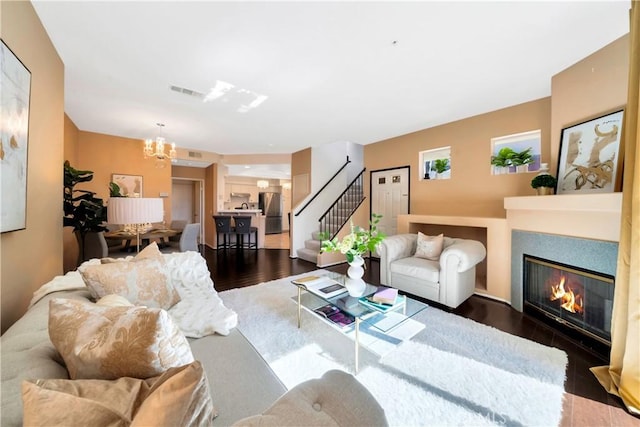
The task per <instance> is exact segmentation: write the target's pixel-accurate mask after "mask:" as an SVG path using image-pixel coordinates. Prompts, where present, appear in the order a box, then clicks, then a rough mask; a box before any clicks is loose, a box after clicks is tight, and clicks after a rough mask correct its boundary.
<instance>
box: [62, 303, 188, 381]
mask: <svg viewBox="0 0 640 427" xmlns="http://www.w3.org/2000/svg"><path fill="white" fill-rule="evenodd" d="M49 337H50V338H51V342H52V343H53V345H54V346H55V348H56V349H57V350H58V352H59V353H60V355H61V356H62V359H63V360H64V362H65V364H66V366H67V370H68V371H69V377H70V378H71V379H77V378H96V379H107V380H110V379H115V378H120V377H133V378H143V379H144V378H150V377H153V376H156V375H160V374H162V373H163V372H164V371H166V370H167V369H169V368H173V367H176V366H182V365H186V364H187V363H191V362H193V360H194V359H193V354H192V353H191V348H190V347H189V343H188V342H187V339H186V338H185V336H184V335H183V334H182V332H181V331H180V330H179V329H178V327H177V326H176V325H175V323H173V321H172V320H171V317H170V316H169V314H168V313H167V312H166V311H165V310H162V309H159V308H146V307H139V306H137V307H102V306H99V305H96V304H93V303H90V302H86V301H80V300H70V299H62V298H54V299H52V300H51V301H49Z"/></svg>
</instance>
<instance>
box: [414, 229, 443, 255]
mask: <svg viewBox="0 0 640 427" xmlns="http://www.w3.org/2000/svg"><path fill="white" fill-rule="evenodd" d="M443 246H444V235H443V234H439V235H437V236H427V235H425V234H422V233H421V232H419V231H418V242H417V244H416V253H415V255H414V256H416V257H418V258H425V259H430V260H432V261H438V260H439V259H440V254H441V253H442V248H443Z"/></svg>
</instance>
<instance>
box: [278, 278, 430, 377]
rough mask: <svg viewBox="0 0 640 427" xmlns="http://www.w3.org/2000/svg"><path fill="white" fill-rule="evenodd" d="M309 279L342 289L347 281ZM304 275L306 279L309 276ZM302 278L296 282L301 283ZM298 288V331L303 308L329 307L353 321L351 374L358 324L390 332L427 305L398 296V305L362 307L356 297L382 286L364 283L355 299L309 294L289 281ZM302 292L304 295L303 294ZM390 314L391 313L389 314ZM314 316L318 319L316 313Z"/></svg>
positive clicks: (306, 290)
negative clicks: (350, 317)
mask: <svg viewBox="0 0 640 427" xmlns="http://www.w3.org/2000/svg"><path fill="white" fill-rule="evenodd" d="M309 276H314V277H327V278H329V279H332V280H334V281H336V282H338V283H339V284H341V285H342V286H344V284H345V280H349V279H348V278H347V277H346V276H345V275H344V274H340V273H333V272H329V273H328V274H327V273H326V272H323V273H322V274H314V273H313V272H312V273H309ZM309 276H307V277H309ZM303 280H304V277H301V278H299V279H298V281H303ZM291 283H293V284H294V285H295V286H296V287H297V288H298V298H297V301H298V328H300V327H301V324H302V316H301V309H302V307H303V306H304V307H306V308H307V309H309V310H310V311H314V310H315V309H317V308H319V307H322V306H324V305H327V304H331V305H333V306H335V307H337V308H338V309H340V310H341V311H342V312H344V313H347V314H348V315H350V316H353V318H354V319H355V322H354V326H353V327H354V330H355V369H354V370H355V373H356V374H357V373H358V364H359V350H360V325H361V324H362V323H365V324H366V325H367V326H368V327H370V328H373V329H374V330H377V331H379V332H381V333H383V334H386V333H388V332H390V331H391V330H393V329H395V328H397V327H398V326H400V325H401V324H403V323H404V322H406V321H407V320H408V319H410V318H412V317H413V316H415V315H416V314H418V313H420V312H421V311H423V310H424V309H426V308H427V307H428V306H427V305H426V304H424V303H422V302H420V301H416V300H414V299H411V298H409V297H407V296H406V295H398V302H397V303H396V304H394V305H393V306H392V307H389V308H387V309H385V311H384V312H383V311H380V310H377V309H373V308H370V307H368V306H365V305H364V304H362V303H360V302H358V300H359V298H360V297H368V296H371V295H373V294H375V293H376V292H377V291H378V290H379V289H383V288H385V287H384V286H375V285H371V284H369V283H366V282H365V285H366V286H365V289H364V291H363V293H362V295H360V296H359V297H354V296H350V295H349V293H348V292H347V291H346V287H345V292H343V293H340V294H338V295H331V296H323V295H322V293H321V292H311V291H309V289H307V286H306V285H305V284H303V283H301V282H297V281H292V282H291ZM303 291H305V292H303ZM392 313H393V314H392ZM318 316H320V315H319V314H318Z"/></svg>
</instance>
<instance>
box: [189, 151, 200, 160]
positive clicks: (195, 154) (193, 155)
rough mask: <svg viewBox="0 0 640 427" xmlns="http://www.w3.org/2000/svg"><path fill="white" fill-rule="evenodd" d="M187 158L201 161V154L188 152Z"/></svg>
mask: <svg viewBox="0 0 640 427" xmlns="http://www.w3.org/2000/svg"><path fill="white" fill-rule="evenodd" d="M189 157H192V158H194V159H201V158H202V153H199V152H197V151H189Z"/></svg>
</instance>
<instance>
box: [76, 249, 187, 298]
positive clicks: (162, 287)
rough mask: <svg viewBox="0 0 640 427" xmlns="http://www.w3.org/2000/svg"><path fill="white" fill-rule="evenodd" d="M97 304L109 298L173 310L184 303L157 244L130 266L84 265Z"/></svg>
mask: <svg viewBox="0 0 640 427" xmlns="http://www.w3.org/2000/svg"><path fill="white" fill-rule="evenodd" d="M78 271H79V272H80V274H81V275H82V279H83V280H84V282H85V284H86V285H87V287H88V288H89V291H90V292H91V296H92V297H93V298H95V299H96V300H97V299H99V298H102V297H104V296H105V295H109V294H117V295H121V296H123V297H125V298H126V299H128V300H129V301H130V302H132V303H133V304H136V305H145V306H148V307H159V308H164V309H169V308H171V307H173V306H174V305H175V304H176V303H178V302H179V301H180V295H179V294H178V291H176V290H175V288H174V287H173V285H172V284H171V274H170V272H169V269H168V267H167V265H166V262H165V260H164V258H163V257H162V254H161V253H160V252H159V250H158V247H157V245H156V244H155V242H154V243H153V244H152V245H149V246H148V247H147V248H145V249H144V250H143V251H142V252H140V253H139V254H138V255H137V256H136V257H135V258H134V259H133V260H131V261H130V262H113V263H107V264H98V265H84V266H82V267H80V268H78Z"/></svg>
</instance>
